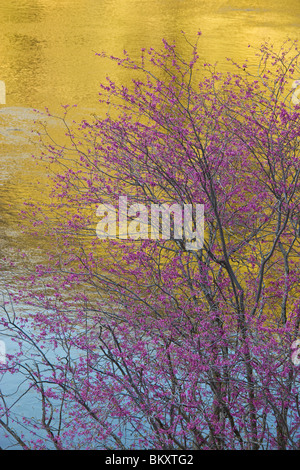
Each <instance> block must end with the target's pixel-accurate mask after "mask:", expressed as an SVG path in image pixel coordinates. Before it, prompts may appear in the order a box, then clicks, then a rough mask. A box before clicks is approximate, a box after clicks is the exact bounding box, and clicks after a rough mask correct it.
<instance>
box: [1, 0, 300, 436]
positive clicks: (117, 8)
mask: <svg viewBox="0 0 300 470" xmlns="http://www.w3.org/2000/svg"><path fill="white" fill-rule="evenodd" d="M299 26H300V2H299V0H286V1H285V2H283V1H282V0H272V1H270V0H253V1H250V0H247V1H246V0H147V1H146V0H1V2H0V80H3V81H4V82H5V84H6V104H5V105H1V104H0V255H1V256H0V260H1V259H3V258H4V257H5V256H7V254H8V252H9V249H10V248H14V249H16V248H18V247H21V248H22V249H24V248H25V249H27V250H28V249H32V239H31V238H29V237H27V238H26V237H24V235H22V234H21V233H20V231H19V229H18V227H17V222H18V216H17V213H18V210H19V209H20V208H21V207H22V203H23V201H24V200H26V199H27V198H28V197H30V196H32V195H34V194H35V192H36V191H37V188H38V184H37V183H38V181H39V180H40V179H42V175H41V173H40V170H38V169H37V168H36V166H35V164H34V163H33V161H32V158H31V154H32V153H34V152H35V147H34V145H33V143H32V142H31V141H32V140H34V138H35V135H34V134H32V133H31V129H32V127H33V123H34V120H35V118H36V113H35V112H34V111H33V109H38V110H43V109H44V108H45V107H49V108H50V110H53V111H54V112H57V111H58V110H59V108H60V106H61V105H62V104H77V105H78V107H77V111H76V113H77V114H76V117H77V118H78V119H80V118H83V117H85V116H86V115H88V114H90V113H91V112H94V111H97V113H98V114H99V113H101V108H100V106H99V104H98V102H97V100H98V95H97V94H98V88H99V83H100V82H103V81H104V79H105V77H106V75H108V74H109V75H111V76H113V77H114V78H117V80H119V81H122V82H126V80H127V78H128V77H127V76H126V71H124V70H123V71H120V70H119V69H118V68H117V67H115V66H114V65H113V64H111V63H110V62H108V61H104V60H101V59H100V58H98V57H96V56H95V52H101V51H103V50H104V51H107V52H108V53H111V54H114V55H117V54H122V51H123V49H126V50H127V51H129V52H130V53H131V54H132V55H133V57H136V58H137V57H138V56H139V52H140V49H141V48H142V47H146V48H147V47H160V45H161V39H162V38H166V39H168V40H171V41H172V40H174V39H179V38H180V36H181V33H180V31H181V30H184V31H185V32H186V33H187V34H188V36H189V37H190V38H191V40H192V39H193V38H194V37H195V35H196V32H197V31H198V30H201V31H202V33H203V35H202V38H201V41H202V42H201V45H202V47H201V54H202V55H203V57H205V58H206V59H207V60H208V61H210V62H215V61H218V64H219V68H220V69H221V70H222V69H224V68H227V67H229V65H228V62H227V61H226V57H232V58H234V59H236V60H241V61H242V60H244V59H245V58H248V59H250V61H253V62H254V61H255V56H254V52H253V51H252V50H251V49H249V48H248V47H247V46H248V44H249V43H250V44H252V45H254V46H258V45H259V44H260V43H261V42H263V41H264V40H270V41H271V42H273V43H275V44H277V45H278V44H281V43H282V42H283V41H284V40H285V39H286V38H287V37H291V38H293V39H296V38H297V37H298V36H299ZM180 47H181V50H180V52H181V53H185V50H184V49H185V46H184V43H182V45H181V46H180ZM1 270H2V274H3V276H2V278H1V280H2V282H5V283H8V282H9V274H10V271H9V270H7V269H6V268H5V267H3V266H2V265H1ZM8 346H9V344H8ZM9 347H10V346H9ZM2 385H3V384H2ZM15 386H16V382H12V383H10V384H7V387H12V388H13V387H15ZM28 400H29V401H28V403H27V402H26V404H25V405H21V402H20V404H19V405H18V406H19V408H18V412H19V413H20V414H22V413H24V414H26V413H27V414H28V413H29V414H30V413H31V412H33V413H34V407H35V405H34V401H32V400H33V399H32V397H29V399H28ZM22 407H23V408H22ZM32 410H33V411H32ZM0 438H1V436H0ZM0 445H1V441H0Z"/></svg>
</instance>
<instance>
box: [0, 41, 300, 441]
mask: <svg viewBox="0 0 300 470" xmlns="http://www.w3.org/2000/svg"><path fill="white" fill-rule="evenodd" d="M184 38H185V40H186V43H187V45H188V47H189V48H190V53H191V54H190V57H189V59H188V60H187V59H186V58H184V57H182V56H181V55H180V54H179V52H178V51H177V48H176V45H175V44H170V43H168V42H166V41H163V46H162V50H159V51H156V50H154V49H152V48H151V49H150V50H148V51H146V50H142V55H141V58H140V60H139V61H134V60H133V59H131V57H130V55H129V54H128V53H127V52H126V51H124V55H123V57H121V58H116V57H109V56H107V55H106V54H100V56H101V60H103V61H104V63H105V60H113V61H116V63H117V64H118V65H119V67H121V68H125V69H126V72H127V76H131V80H130V82H129V83H127V84H124V85H119V84H118V83H117V82H114V81H113V80H112V79H110V78H108V79H107V83H105V84H103V85H102V86H101V93H100V103H101V110H103V109H105V108H106V109H107V112H106V113H105V114H104V113H103V114H102V115H101V116H97V115H94V116H91V117H90V118H86V119H83V120H82V121H81V122H80V123H79V124H77V123H75V122H71V123H70V120H68V116H69V114H68V113H69V109H68V107H65V111H64V114H63V116H62V117H61V118H59V119H60V123H61V124H62V126H64V127H65V134H66V136H65V137H66V139H65V140H64V142H56V141H54V140H53V138H52V137H51V135H49V133H48V131H47V127H46V126H44V127H43V128H42V130H41V133H40V135H41V148H42V155H41V159H42V161H43V164H44V165H47V168H48V170H49V174H50V175H51V185H50V187H51V192H50V194H49V200H47V203H46V202H39V204H34V203H33V202H30V203H28V204H27V205H26V206H25V209H24V211H23V216H24V223H25V224H26V230H30V231H31V232H32V235H37V236H38V237H39V238H41V237H45V238H46V239H47V240H48V242H49V241H50V242H51V243H48V244H47V246H48V247H49V246H50V248H49V249H48V258H47V260H46V258H45V257H44V258H43V262H41V263H39V264H34V262H30V253H29V254H27V258H28V261H27V264H26V269H27V271H28V273H26V274H25V267H24V269H23V275H22V276H21V275H19V276H18V278H17V282H18V284H17V285H18V292H15V291H14V292H13V293H12V292H11V293H10V299H9V301H8V300H7V297H5V298H4V300H3V305H2V308H3V318H2V326H3V327H2V333H3V335H7V336H10V337H11V338H12V340H13V341H14V344H15V345H16V346H15V347H16V352H15V353H14V354H7V358H6V363H5V364H2V365H1V374H2V383H5V378H7V377H8V376H9V375H11V376H12V377H15V378H16V380H20V383H22V387H23V389H22V394H23V395H29V394H30V393H32V394H34V396H35V397H36V400H37V405H36V415H35V416H34V417H31V416H26V417H24V416H23V417H22V416H21V417H20V416H19V415H18V414H17V413H16V411H15V410H16V404H17V402H18V396H19V395H20V393H21V392H20V391H19V392H18V391H16V396H15V400H14V401H12V400H11V399H10V401H9V403H8V392H7V393H6V392H5V387H3V390H2V392H1V398H2V402H1V409H0V426H2V428H3V430H4V431H5V433H7V435H8V436H9V439H10V440H11V442H14V443H15V444H16V445H18V446H19V447H21V448H23V449H119V450H125V449H163V450H192V449H196V450H198V449H202V450H221V449H224V450H226V449H237V450H258V449H260V450H266V449H299V448H300V433H299V425H300V410H299V402H298V396H299V366H298V362H299V360H298V356H297V349H296V351H294V350H293V349H292V347H293V346H295V348H296V347H297V343H296V342H295V340H297V337H298V335H299V332H298V330H299V324H300V299H299V294H300V291H299V277H300V272H299V252H300V246H299V241H300V232H299V229H300V225H299V224H300V216H299V213H300V212H299V204H300V192H299V190H300V182H299V175H300V153H299V135H300V128H299V120H300V113H299V110H300V108H299V106H298V104H297V102H298V100H297V98H296V95H295V85H294V84H295V83H296V82H295V80H296V79H297V78H298V77H299V68H298V58H299V52H298V49H297V44H296V43H294V42H293V41H287V42H286V43H285V44H284V45H283V46H282V47H281V49H279V50H276V49H275V48H274V47H273V46H271V45H269V44H263V45H262V46H261V48H260V49H259V50H258V51H257V54H256V62H255V63H250V62H249V61H245V63H243V64H237V63H234V62H232V63H231V67H230V70H231V71H230V72H227V73H225V72H220V71H217V69H216V67H215V66H213V65H211V64H209V63H205V62H203V60H202V59H201V58H200V53H199V48H200V46H199V41H200V34H199V35H198V38H197V41H196V43H195V44H191V43H189V41H188V39H187V38H186V37H185V36H184ZM99 60H100V59H99ZM293 86H294V88H293ZM121 196H122V197H124V196H126V197H127V201H128V207H129V206H132V205H133V204H143V207H147V208H150V206H151V204H156V205H158V204H159V205H160V206H161V205H165V206H164V207H170V206H172V205H173V204H179V205H181V206H183V205H185V204H190V205H191V206H193V207H196V205H197V204H199V205H203V206H204V217H205V218H204V240H203V245H202V246H201V247H198V248H197V249H190V248H188V244H187V239H186V237H185V236H184V234H183V236H182V237H181V238H178V237H176V236H175V230H176V227H175V220H174V217H172V214H171V216H170V227H171V229H170V236H169V237H168V238H163V237H156V238H155V237H151V230H150V226H151V220H150V219H151V217H150V218H148V227H149V230H148V231H147V230H142V223H141V218H140V216H141V209H140V210H137V211H131V212H130V211H129V212H128V218H127V225H126V227H125V232H126V231H127V234H126V233H125V232H124V227H122V228H121V226H120V224H119V222H118V220H116V234H115V235H113V236H112V235H111V232H109V228H108V225H109V224H108V225H107V237H106V238H101V237H99V233H97V230H96V227H97V224H98V223H99V213H98V216H97V208H98V207H99V205H101V204H106V205H108V204H109V205H110V206H109V207H115V208H118V204H119V200H120V197H121ZM44 201H46V197H45V198H44ZM106 207H108V206H106ZM134 207H135V208H136V207H137V206H134ZM140 207H141V206H140ZM143 220H144V219H143ZM162 223H163V221H162ZM195 223H196V222H195V219H194V220H193V224H194V226H195ZM130 233H131V234H132V233H134V234H135V236H132V237H130V236H129V235H130ZM126 235H127V236H126ZM9 302H10V303H9ZM19 302H21V303H22V305H24V304H26V305H27V307H28V308H27V309H26V312H25V313H23V314H22V313H21V310H20V312H19V311H18V308H20V309H21V304H20V306H19V307H15V305H16V304H18V303H19ZM14 308H16V312H17V313H16V312H15V310H14ZM8 352H9V351H8ZM18 393H19V395H18ZM23 395H22V396H23ZM24 428H25V429H26V432H25V431H24Z"/></svg>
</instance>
